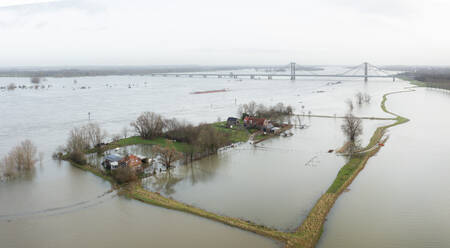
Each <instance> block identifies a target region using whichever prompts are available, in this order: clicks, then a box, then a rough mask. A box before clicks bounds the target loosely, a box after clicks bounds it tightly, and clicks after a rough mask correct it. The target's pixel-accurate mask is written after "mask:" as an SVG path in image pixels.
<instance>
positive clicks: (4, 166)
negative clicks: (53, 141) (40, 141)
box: [0, 140, 42, 178]
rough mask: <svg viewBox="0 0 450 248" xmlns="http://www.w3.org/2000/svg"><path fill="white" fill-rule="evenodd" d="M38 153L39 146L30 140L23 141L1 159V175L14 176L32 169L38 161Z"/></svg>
mask: <svg viewBox="0 0 450 248" xmlns="http://www.w3.org/2000/svg"><path fill="white" fill-rule="evenodd" d="M37 155H38V154H37V148H36V146H35V145H34V144H33V143H32V142H31V141H30V140H25V141H22V142H21V143H20V144H19V145H18V146H16V147H14V148H13V149H12V150H11V151H10V152H9V153H8V154H7V155H6V156H5V157H3V159H1V160H0V176H2V177H6V178H13V177H16V176H18V175H20V174H22V173H25V172H30V171H32V170H33V169H34V166H35V164H36V162H37V161H38V157H37ZM40 156H41V157H42V153H41V154H40ZM41 159H42V158H41Z"/></svg>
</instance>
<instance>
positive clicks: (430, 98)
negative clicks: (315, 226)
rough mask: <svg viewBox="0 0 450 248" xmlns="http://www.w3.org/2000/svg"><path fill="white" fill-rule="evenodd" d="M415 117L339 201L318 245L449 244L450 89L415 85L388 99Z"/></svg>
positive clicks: (393, 132) (394, 108)
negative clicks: (449, 111) (431, 88)
mask: <svg viewBox="0 0 450 248" xmlns="http://www.w3.org/2000/svg"><path fill="white" fill-rule="evenodd" d="M387 107H388V109H389V110H391V111H393V112H395V113H398V114H400V115H403V116H405V117H407V118H409V119H410V120H411V121H410V122H408V123H406V124H404V125H401V126H397V127H394V128H393V129H392V130H391V131H390V134H391V135H390V139H389V141H388V142H387V143H386V146H385V147H384V148H383V149H382V150H381V151H380V152H379V153H378V154H377V156H376V157H373V158H371V159H370V160H369V162H368V163H367V166H366V168H365V169H364V170H363V171H362V172H361V173H360V174H359V175H358V177H357V178H356V179H355V181H354V182H353V184H352V185H350V189H351V190H350V191H349V192H347V193H344V194H343V195H342V196H341V197H340V198H339V199H338V200H337V202H336V204H335V206H334V207H333V209H332V210H331V212H330V215H329V217H328V221H327V222H326V224H325V228H324V233H323V235H322V238H321V241H320V242H319V245H318V247H321V248H326V247H333V248H339V247H342V248H344V247H374V248H375V247H376V248H379V247H393V248H397V247H410V248H414V247H449V245H450V236H449V235H448V234H449V230H450V211H449V209H450V186H449V181H448V177H449V176H450V167H449V165H450V155H449V153H448V148H449V145H450V143H449V140H448V137H450V130H449V128H448V127H449V126H450V118H449V117H448V115H447V114H445V110H446V109H449V108H450V94H449V91H447V92H445V91H440V90H430V89H417V91H416V92H410V93H402V94H396V95H392V96H390V97H389V99H388V102H387Z"/></svg>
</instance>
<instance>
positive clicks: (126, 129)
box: [122, 127, 128, 139]
mask: <svg viewBox="0 0 450 248" xmlns="http://www.w3.org/2000/svg"><path fill="white" fill-rule="evenodd" d="M122 137H123V138H124V139H126V138H128V127H123V128H122Z"/></svg>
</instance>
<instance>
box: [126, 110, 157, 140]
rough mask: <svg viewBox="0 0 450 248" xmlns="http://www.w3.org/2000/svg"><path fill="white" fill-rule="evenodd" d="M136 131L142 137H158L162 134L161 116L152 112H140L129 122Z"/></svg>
mask: <svg viewBox="0 0 450 248" xmlns="http://www.w3.org/2000/svg"><path fill="white" fill-rule="evenodd" d="M130 125H131V126H132V127H133V128H134V130H135V131H136V133H138V134H139V135H140V136H141V137H142V138H144V139H151V138H155V137H159V136H161V135H162V134H163V129H164V121H163V118H162V117H161V116H160V115H158V114H156V113H153V112H144V113H142V114H141V115H140V116H139V117H138V118H137V120H136V121H134V122H132V123H130Z"/></svg>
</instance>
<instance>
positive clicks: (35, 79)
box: [30, 77, 41, 84]
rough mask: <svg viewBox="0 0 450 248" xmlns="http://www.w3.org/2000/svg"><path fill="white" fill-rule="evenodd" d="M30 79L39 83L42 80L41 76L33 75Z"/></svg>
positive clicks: (34, 82)
mask: <svg viewBox="0 0 450 248" xmlns="http://www.w3.org/2000/svg"><path fill="white" fill-rule="evenodd" d="M30 81H31V83H33V84H38V83H40V82H41V78H40V77H32V78H31V79H30Z"/></svg>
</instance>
